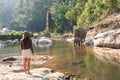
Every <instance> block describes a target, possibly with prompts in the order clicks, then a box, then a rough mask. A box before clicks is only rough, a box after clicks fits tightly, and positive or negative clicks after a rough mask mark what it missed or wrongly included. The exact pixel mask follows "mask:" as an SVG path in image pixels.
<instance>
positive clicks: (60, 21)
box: [53, 3, 68, 33]
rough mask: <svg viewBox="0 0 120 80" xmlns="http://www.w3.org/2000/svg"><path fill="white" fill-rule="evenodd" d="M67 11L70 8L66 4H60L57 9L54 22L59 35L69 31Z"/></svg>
mask: <svg viewBox="0 0 120 80" xmlns="http://www.w3.org/2000/svg"><path fill="white" fill-rule="evenodd" d="M67 9H68V7H67V5H66V4H65V3H60V4H59V5H57V6H56V8H55V12H54V15H53V18H54V19H53V20H54V22H55V25H56V30H55V31H56V32H58V33H63V32H64V31H65V30H67V29H68V21H67V19H66V18H65V16H64V15H65V12H66V11H67Z"/></svg>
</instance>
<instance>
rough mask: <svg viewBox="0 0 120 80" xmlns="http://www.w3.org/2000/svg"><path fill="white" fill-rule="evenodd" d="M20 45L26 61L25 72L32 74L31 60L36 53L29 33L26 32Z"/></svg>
mask: <svg viewBox="0 0 120 80" xmlns="http://www.w3.org/2000/svg"><path fill="white" fill-rule="evenodd" d="M20 44H21V49H22V57H23V60H24V72H25V73H28V74H30V60H31V57H32V56H34V52H33V47H32V40H31V39H30V34H29V32H27V31H24V33H23V37H22V39H21V40H20Z"/></svg>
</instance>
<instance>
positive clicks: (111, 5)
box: [0, 0, 120, 34]
mask: <svg viewBox="0 0 120 80" xmlns="http://www.w3.org/2000/svg"><path fill="white" fill-rule="evenodd" d="M5 1H6V2H5ZM119 4H120V0H11V2H10V1H9V0H4V1H2V0H1V1H0V28H4V27H8V28H9V29H12V30H17V31H21V30H29V31H31V32H41V31H48V32H51V33H59V34H63V33H66V32H72V31H73V28H77V27H79V26H82V27H84V28H86V29H87V28H89V26H91V25H93V24H95V23H97V22H98V21H100V20H101V19H103V18H104V17H105V16H107V15H110V14H112V13H115V12H119V11H120V5H119Z"/></svg>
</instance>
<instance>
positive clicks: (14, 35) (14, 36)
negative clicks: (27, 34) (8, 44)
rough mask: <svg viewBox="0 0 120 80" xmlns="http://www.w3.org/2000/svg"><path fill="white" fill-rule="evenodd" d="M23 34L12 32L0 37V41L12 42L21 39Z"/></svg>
mask: <svg viewBox="0 0 120 80" xmlns="http://www.w3.org/2000/svg"><path fill="white" fill-rule="evenodd" d="M22 34H23V32H16V31H14V32H12V33H8V34H2V35H0V40H14V39H21V37H22Z"/></svg>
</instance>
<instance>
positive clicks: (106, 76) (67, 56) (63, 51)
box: [0, 41, 120, 80]
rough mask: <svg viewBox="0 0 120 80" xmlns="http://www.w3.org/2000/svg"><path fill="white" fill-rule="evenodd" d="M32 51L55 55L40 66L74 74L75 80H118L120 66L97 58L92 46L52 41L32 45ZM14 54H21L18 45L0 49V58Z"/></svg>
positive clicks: (38, 53)
mask: <svg viewBox="0 0 120 80" xmlns="http://www.w3.org/2000/svg"><path fill="white" fill-rule="evenodd" d="M34 52H35V54H37V55H50V56H54V57H55V58H54V59H53V60H50V61H48V62H47V63H46V64H44V65H42V66H40V67H49V68H52V69H55V70H57V71H60V72H63V73H66V72H69V73H72V74H75V75H76V76H75V78H76V80H81V79H83V80H85V79H86V80H120V67H118V66H116V65H113V64H109V63H106V62H102V61H100V60H98V59H97V58H96V57H95V56H94V52H93V48H92V47H88V46H84V45H81V46H80V47H74V46H73V44H72V43H69V42H65V41H54V42H53V45H52V46H51V47H49V48H38V47H35V46H34ZM16 55H21V50H20V45H18V46H8V47H6V48H3V49H0V59H1V58H4V57H8V56H16Z"/></svg>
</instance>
